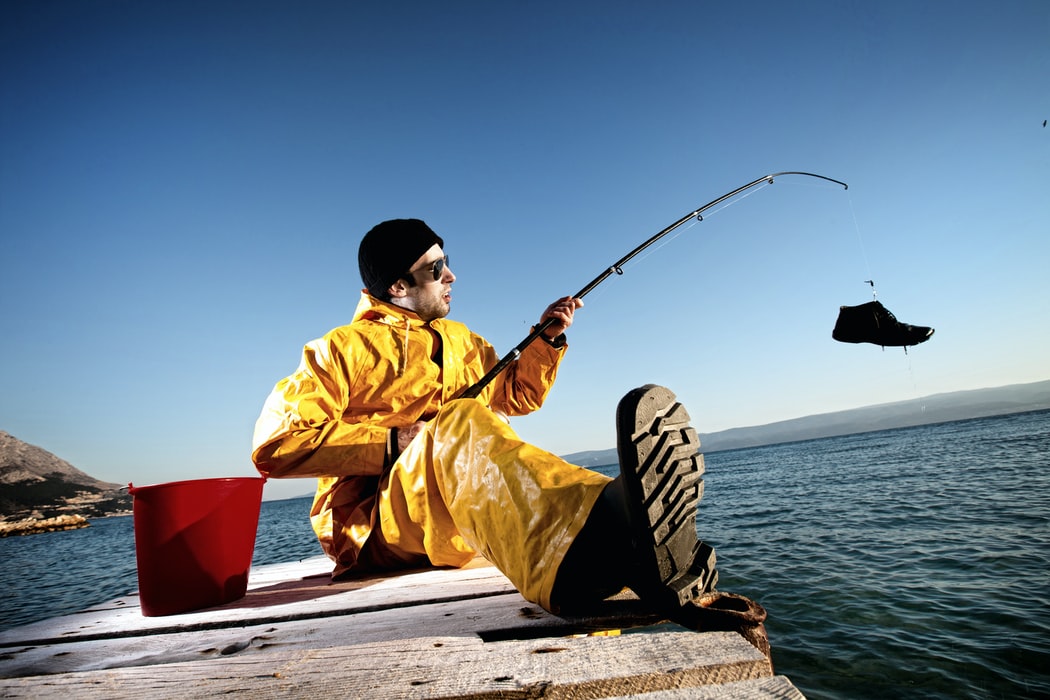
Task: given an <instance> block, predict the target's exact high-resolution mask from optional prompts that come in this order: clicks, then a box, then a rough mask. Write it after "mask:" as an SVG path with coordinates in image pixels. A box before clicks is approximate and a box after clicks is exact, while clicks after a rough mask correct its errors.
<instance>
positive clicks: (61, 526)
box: [0, 515, 89, 537]
mask: <svg viewBox="0 0 1050 700" xmlns="http://www.w3.org/2000/svg"><path fill="white" fill-rule="evenodd" d="M88 525H89V523H88V519H87V518H85V517H84V516H83V515H56V516H55V517H53V518H23V519H22V520H3V521H0V537H11V536H13V535H36V534H39V533H41V532H59V531H61V530H78V529H80V528H82V527H88Z"/></svg>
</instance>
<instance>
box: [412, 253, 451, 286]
mask: <svg viewBox="0 0 1050 700" xmlns="http://www.w3.org/2000/svg"><path fill="white" fill-rule="evenodd" d="M446 267H448V256H447V255H446V256H445V257H443V258H438V259H437V260H435V261H434V262H433V263H432V264H431V265H430V273H431V274H432V275H434V281H435V282H437V281H438V280H440V279H441V275H443V274H444V272H445V268H446ZM426 269H427V268H425V267H421V268H419V269H418V270H409V271H408V274H410V275H412V274H415V273H417V272H423V271H425V270H426Z"/></svg>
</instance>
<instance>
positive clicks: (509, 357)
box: [460, 171, 849, 399]
mask: <svg viewBox="0 0 1050 700" xmlns="http://www.w3.org/2000/svg"><path fill="white" fill-rule="evenodd" d="M781 175H805V176H806V177H816V178H820V179H821V180H827V181H828V182H834V183H835V184H837V185H842V186H843V187H844V188H846V189H849V185H847V184H846V183H845V182H840V181H839V180H834V179H832V178H830V177H824V176H823V175H815V174H814V173H803V172H797V171H786V172H782V173H773V174H772V175H766V176H764V177H760V178H758V179H757V180H755V181H754V182H749V183H747V184H746V185H744V186H743V187H738V188H736V189H735V190H733V191H732V192H729V193H727V194H724V195H722V196H721V197H719V198H718V199H714V200H712V201H710V202H708V203H707V204H705V205H704V206H702V207H700V208H699V209H696V210H694V211H691V212H689V213H688V214H686V215H685V216H683V217H682V218H681V219H679V220H678V221H676V222H674V223H673V224H671V225H670V226H668V227H667V228H665V229H664V230H663V231H660V232H659V233H657V234H656V235H654V236H653V237H652V238H650V239H649V240H647V241H646V242H645V243H642V244H641V245H640V246H638V247H637V248H635V249H634V250H632V251H631V252H630V253H628V254H627V255H625V256H623V257H622V258H620V259H619V260H617V261H616V262H614V263H613V264H612V265H611V266H609V268H608V269H606V270H604V271H603V272H602V273H601V274H600V275H598V276H597V277H595V278H594V279H593V280H591V281H590V282H589V283H588V284H587V286H586V287H584V288H583V289H581V290H580V291H578V292H576V294H574V295H573V298H575V299H582V298H583V297H585V296H587V294H588V293H590V291H591V290H592V289H594V288H595V287H597V286H598V285H599V284H601V283H602V282H604V281H605V280H606V279H608V278H609V277H610V276H611V275H612V274H613V273H616V274H617V275H622V274H623V269H622V266H623V265H625V264H626V263H627V262H628V261H629V260H631V258H633V257H634V256H636V255H638V254H639V253H641V252H642V251H643V250H645V249H646V248H648V247H649V246H651V245H652V244H653V243H656V242H657V241H658V240H660V239H661V238H663V237H664V236H666V235H667V234H669V233H670V232H671V231H674V230H675V229H676V228H678V227H679V226H681V225H682V224H684V223H685V222H687V221H689V220H690V219H693V218H695V219H697V221H703V220H704V217H703V216H701V215H702V214H703V213H704V212H705V211H707V210H708V209H710V208H711V207H713V206H717V205H718V204H721V203H722V202H724V201H726V200H727V199H732V198H733V197H735V196H737V195H738V194H740V193H741V192H744V191H745V190H749V189H751V188H752V187H754V186H756V185H758V184H761V183H763V182H765V183H767V184H772V182H773V179H774V178H777V177H780V176H781ZM552 323H554V319H553V318H548V319H547V320H546V321H544V322H543V323H541V324H539V325H538V326H536V328H534V329H533V331H532V332H531V333H529V335H528V336H526V338H525V339H524V340H522V341H521V342H520V343H518V344H517V345H516V346H514V349H513V350H511V351H510V352H508V353H507V354H506V355H504V356H503V358H502V359H501V360H500V361H499V362H497V363H496V364H495V366H493V368H492V369H490V370H489V371H488V374H486V375H485V376H484V377H482V378H481V379H479V380H478V381H477V383H475V384H474V385H473V386H470V387H467V389H466V390H465V391H464V392H463V393H462V394H460V398H464V399H474V398H477V397H478V395H479V394H481V391H482V390H483V389H484V388H485V387H486V386H488V384H489V382H491V381H492V380H493V379H495V378H496V377H498V376H499V374H500V372H502V371H503V370H505V369H506V368H507V366H508V365H510V363H511V362H514V361H515V360H517V359H518V358H519V357H520V356H521V353H522V351H523V350H525V348H527V347H528V346H529V345H530V344H531V343H532V341H534V340H536V339H537V338H539V337H540V335H541V334H542V333H543V331H545V330H547V328H548V327H549V326H550V325H551V324H552Z"/></svg>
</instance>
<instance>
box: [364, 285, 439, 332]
mask: <svg viewBox="0 0 1050 700" xmlns="http://www.w3.org/2000/svg"><path fill="white" fill-rule="evenodd" d="M360 320H366V321H375V322H377V323H384V324H386V325H389V326H398V327H399V328H405V327H406V326H408V327H410V328H414V327H420V328H421V327H423V326H427V325H429V324H428V323H427V322H426V321H424V320H423V319H421V318H420V317H419V316H417V315H416V314H415V312H413V311H409V310H408V309H404V308H402V307H400V306H396V305H394V304H390V303H388V302H385V301H380V300H379V299H376V298H375V297H374V296H372V295H371V294H369V293H368V292H366V291H362V292H361V300H360V301H358V302H357V309H356V310H355V311H354V321H360Z"/></svg>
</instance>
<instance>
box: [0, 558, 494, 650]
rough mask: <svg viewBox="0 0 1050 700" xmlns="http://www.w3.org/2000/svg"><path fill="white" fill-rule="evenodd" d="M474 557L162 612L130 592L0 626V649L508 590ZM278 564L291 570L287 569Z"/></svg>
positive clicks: (276, 587)
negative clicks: (145, 610) (453, 565)
mask: <svg viewBox="0 0 1050 700" xmlns="http://www.w3.org/2000/svg"><path fill="white" fill-rule="evenodd" d="M476 561H477V562H479V563H478V564H475V565H473V566H468V567H464V568H462V569H427V570H423V571H417V572H406V573H401V574H388V575H383V576H374V577H368V578H360V579H354V580H350V581H340V582H333V581H332V580H331V579H330V578H329V576H328V574H327V573H323V574H317V573H312V574H311V575H308V576H302V577H297V578H294V579H292V580H280V579H277V580H273V582H272V583H269V584H262V585H260V584H259V583H258V582H254V583H253V584H252V588H251V589H250V590H249V591H248V593H247V594H246V595H245V597H244V598H241V599H240V600H236V601H233V602H231V603H227V604H226V605H222V606H218V607H214V608H209V609H207V610H202V611H197V612H191V613H185V614H181V615H169V616H165V617H143V616H142V612H141V609H140V608H139V606H138V598H137V596H130V597H126V598H123V599H118V601H116V602H114V603H111V604H108V605H104V606H97V607H95V608H91V609H89V610H86V611H84V612H81V613H76V614H73V615H66V616H63V617H58V618H54V619H51V620H44V621H42V622H37V623H33V624H30V625H25V626H23V627H16V628H14V629H10V630H5V631H4V632H0V648H4V647H10V646H24V645H27V644H45V643H53V642H55V641H58V640H72V639H85V640H90V639H104V638H110V637H119V636H139V635H147V634H162V633H168V632H184V631H191V630H202V629H221V628H223V627H231V626H238V627H240V626H245V625H253V624H266V623H273V622H279V621H285V620H295V619H310V618H315V617H337V616H341V615H349V614H354V613H358V612H367V611H369V610H378V609H386V608H396V607H409V606H414V605H423V604H430V603H433V602H442V601H449V600H459V599H466V598H470V599H473V598H481V597H485V596H492V595H503V594H506V593H511V592H514V591H515V589H514V586H513V585H511V583H510V581H508V580H507V579H506V577H504V576H503V574H501V573H500V572H499V570H498V569H496V568H495V567H493V566H492V565H491V564H488V563H487V562H484V560H476ZM309 566H315V565H314V564H310V565H309ZM329 566H330V565H329ZM282 569H283V571H284V572H294V571H295V569H294V568H292V567H282ZM260 578H263V580H266V579H265V578H264V577H263V576H260ZM271 580H272V579H271Z"/></svg>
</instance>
